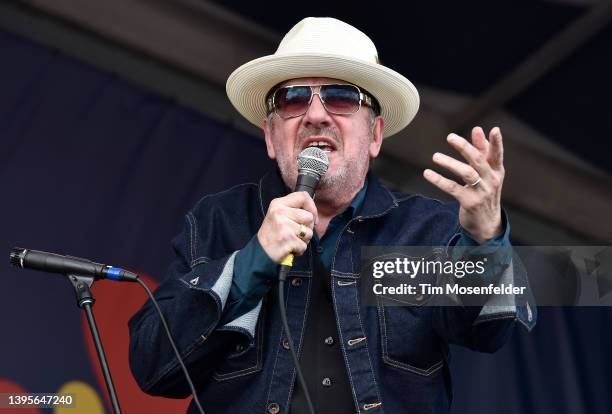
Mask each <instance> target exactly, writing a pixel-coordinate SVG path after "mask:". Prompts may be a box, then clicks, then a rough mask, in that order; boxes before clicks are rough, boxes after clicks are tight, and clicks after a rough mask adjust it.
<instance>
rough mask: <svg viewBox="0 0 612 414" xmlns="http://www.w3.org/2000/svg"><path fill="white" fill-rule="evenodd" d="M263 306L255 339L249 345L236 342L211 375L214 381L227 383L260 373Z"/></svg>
mask: <svg viewBox="0 0 612 414" xmlns="http://www.w3.org/2000/svg"><path fill="white" fill-rule="evenodd" d="M265 316H266V311H265V306H262V308H261V313H260V314H259V319H258V321H257V328H256V330H255V338H254V340H253V341H252V342H251V343H248V342H238V343H236V344H235V345H234V347H233V348H232V349H231V350H230V352H229V354H227V356H226V357H225V360H224V361H223V362H221V363H220V364H219V366H218V367H217V369H216V371H215V372H214V373H213V378H214V379H215V380H216V381H227V380H230V379H233V378H239V377H243V376H245V375H250V374H254V373H256V372H259V371H261V369H262V366H263V328H264V325H265Z"/></svg>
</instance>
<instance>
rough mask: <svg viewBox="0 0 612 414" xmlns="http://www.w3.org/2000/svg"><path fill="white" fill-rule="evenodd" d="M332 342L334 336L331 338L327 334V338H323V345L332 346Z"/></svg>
mask: <svg viewBox="0 0 612 414" xmlns="http://www.w3.org/2000/svg"><path fill="white" fill-rule="evenodd" d="M333 344H334V338H332V337H331V336H328V337H327V338H325V345H329V346H332V345H333Z"/></svg>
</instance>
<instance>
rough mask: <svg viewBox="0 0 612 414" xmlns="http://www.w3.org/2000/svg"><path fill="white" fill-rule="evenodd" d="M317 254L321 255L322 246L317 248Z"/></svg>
mask: <svg viewBox="0 0 612 414" xmlns="http://www.w3.org/2000/svg"><path fill="white" fill-rule="evenodd" d="M317 253H319V254H321V253H323V246H317Z"/></svg>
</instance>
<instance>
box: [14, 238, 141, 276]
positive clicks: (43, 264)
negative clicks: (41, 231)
mask: <svg viewBox="0 0 612 414" xmlns="http://www.w3.org/2000/svg"><path fill="white" fill-rule="evenodd" d="M9 257H10V260H11V264H12V265H13V266H17V267H21V268H23V269H32V270H41V271H43V272H49V273H60V274H63V275H68V274H71V275H78V276H93V277H94V279H95V280H99V279H111V280H116V281H123V282H136V281H137V280H138V275H137V274H136V273H132V272H130V271H128V270H125V269H121V268H118V267H113V266H107V265H103V264H100V263H95V262H92V261H91V260H87V259H81V258H79V257H72V256H62V255H59V254H55V253H47V252H41V251H39V250H30V249H24V248H21V247H13V248H12V249H11V253H10V255H9Z"/></svg>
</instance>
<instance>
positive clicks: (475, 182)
mask: <svg viewBox="0 0 612 414" xmlns="http://www.w3.org/2000/svg"><path fill="white" fill-rule="evenodd" d="M481 180H482V177H478V180H476V181H474V182H473V183H472V184H466V185H464V187H476V186H477V185H478V184H480V181H481Z"/></svg>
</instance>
